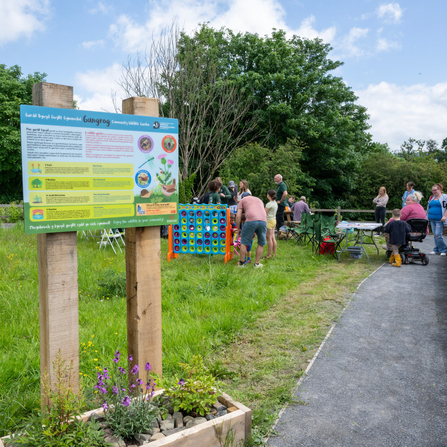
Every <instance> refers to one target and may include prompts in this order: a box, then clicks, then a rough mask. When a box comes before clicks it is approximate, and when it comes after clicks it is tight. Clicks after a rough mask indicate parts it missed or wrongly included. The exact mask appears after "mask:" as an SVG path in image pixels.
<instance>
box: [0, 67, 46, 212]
mask: <svg viewBox="0 0 447 447" xmlns="http://www.w3.org/2000/svg"><path fill="white" fill-rule="evenodd" d="M45 77H46V73H37V72H36V73H34V74H33V75H28V76H27V77H24V76H23V75H22V71H21V69H20V67H19V66H18V65H14V66H12V67H9V68H8V67H6V65H4V64H0V191H1V193H0V202H1V203H9V202H11V201H13V200H21V199H22V161H21V149H20V105H21V104H32V86H33V84H36V83H38V82H42V81H44V80H45Z"/></svg>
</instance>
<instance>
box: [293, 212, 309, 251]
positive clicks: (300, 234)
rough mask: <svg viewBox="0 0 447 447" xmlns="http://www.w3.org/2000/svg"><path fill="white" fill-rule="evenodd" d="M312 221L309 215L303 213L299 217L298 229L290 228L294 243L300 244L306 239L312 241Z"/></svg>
mask: <svg viewBox="0 0 447 447" xmlns="http://www.w3.org/2000/svg"><path fill="white" fill-rule="evenodd" d="M313 225H314V223H313V220H312V216H311V215H310V214H309V213H303V214H302V215H301V222H300V225H299V227H298V228H291V230H292V235H293V237H294V238H295V240H296V242H298V241H299V242H301V245H302V244H303V241H305V240H306V237H307V238H308V239H309V242H311V241H312V236H313Z"/></svg>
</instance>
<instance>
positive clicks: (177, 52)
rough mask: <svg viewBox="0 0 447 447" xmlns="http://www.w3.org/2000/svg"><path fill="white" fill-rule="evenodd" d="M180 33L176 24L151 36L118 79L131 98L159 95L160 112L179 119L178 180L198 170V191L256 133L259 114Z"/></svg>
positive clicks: (199, 192) (196, 186) (234, 85)
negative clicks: (145, 46) (141, 51)
mask: <svg viewBox="0 0 447 447" xmlns="http://www.w3.org/2000/svg"><path fill="white" fill-rule="evenodd" d="M182 36H184V35H183V33H182V32H181V30H180V29H179V28H178V26H177V24H176V23H173V24H172V25H171V26H170V27H167V28H165V29H164V30H163V32H162V33H161V34H160V35H159V36H158V37H155V36H153V37H152V40H151V43H150V45H149V47H148V48H147V49H146V52H145V55H144V57H143V56H142V55H141V54H137V56H136V57H134V58H131V57H129V58H128V60H127V62H126V63H125V64H124V65H123V72H122V75H121V78H120V80H119V81H118V84H119V85H120V87H121V88H122V89H123V90H124V92H125V93H126V95H127V96H128V97H130V96H143V97H149V98H157V99H158V101H159V107H160V116H164V117H169V118H177V119H178V121H179V162H180V163H179V164H180V179H184V178H187V177H189V176H190V175H192V174H197V177H196V179H197V181H196V185H195V191H194V193H195V194H196V195H200V194H202V193H203V192H204V191H205V190H206V188H207V185H208V183H209V181H210V180H211V179H212V178H213V176H214V175H215V173H216V171H217V170H218V169H219V167H220V166H221V165H222V163H223V162H224V161H225V160H226V159H227V158H228V157H229V156H230V154H231V153H232V152H233V150H234V149H236V148H237V147H239V146H241V145H242V144H245V143H247V142H248V141H249V140H250V141H251V140H252V139H253V138H254V130H255V128H256V125H257V123H258V119H257V115H256V114H255V113H253V110H252V109H253V103H252V101H251V100H250V99H249V98H248V97H247V95H246V94H243V93H242V92H241V90H240V89H239V87H238V85H237V83H236V82H235V81H230V79H228V78H225V77H222V76H220V75H219V70H218V68H219V67H218V65H217V63H216V62H213V61H210V60H209V59H208V58H206V57H205V54H203V52H201V51H202V50H200V49H199V48H197V47H195V46H194V45H193V44H191V42H190V41H189V40H188V39H183V40H182ZM250 136H251V138H250Z"/></svg>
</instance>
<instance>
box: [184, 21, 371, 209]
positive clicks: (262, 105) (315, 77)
mask: <svg viewBox="0 0 447 447" xmlns="http://www.w3.org/2000/svg"><path fill="white" fill-rule="evenodd" d="M185 41H187V42H188V44H189V45H191V42H193V43H194V44H195V45H196V46H197V47H201V48H203V49H206V52H207V56H208V58H209V59H210V60H213V61H216V60H217V61H218V62H219V67H220V73H221V76H229V77H230V79H232V80H234V82H235V83H236V84H237V85H238V86H239V87H240V88H241V89H242V91H244V92H245V93H246V94H247V96H251V97H252V99H253V101H254V107H253V109H254V110H256V112H257V113H258V114H259V123H258V126H257V128H256V129H255V131H254V132H253V134H252V137H253V138H255V140H256V141H257V142H259V143H261V144H264V143H263V141H266V144H264V145H267V146H268V147H270V148H271V149H275V148H277V147H278V146H279V145H281V144H285V143H286V142H287V141H288V140H289V139H299V140H300V141H302V142H303V143H304V144H305V148H304V150H303V154H302V158H301V168H302V170H303V172H305V173H306V174H307V176H308V178H309V180H311V182H310V183H309V184H307V185H305V187H310V186H311V183H315V184H316V186H317V187H316V188H315V190H314V193H313V198H314V200H315V199H316V200H318V201H320V204H321V205H322V206H323V205H326V206H327V205H330V204H334V203H336V202H337V198H338V197H340V196H341V195H342V194H343V193H345V192H349V191H352V190H353V189H354V188H355V187H356V186H357V182H358V180H359V178H360V177H359V175H360V173H359V168H360V165H361V162H362V160H363V158H364V155H365V154H366V153H367V152H368V149H369V145H368V143H369V141H370V135H369V134H368V133H367V132H366V131H367V129H368V128H369V125H368V123H367V120H368V115H367V114H366V109H365V108H364V107H362V106H360V105H358V104H356V103H355V101H356V100H357V97H356V96H355V94H354V92H353V91H352V89H351V88H350V87H347V86H346V85H345V83H344V82H343V80H342V78H340V77H336V76H334V75H333V74H332V72H333V71H334V70H335V69H336V68H338V67H340V66H341V65H342V62H338V61H332V60H330V59H329V58H328V55H329V52H330V51H331V47H330V46H329V45H328V44H324V43H323V42H322V40H320V39H314V40H309V39H302V38H300V37H298V36H293V37H291V38H287V37H286V33H285V31H282V30H279V31H277V30H274V31H273V32H272V35H271V36H270V37H269V36H265V37H260V36H258V35H257V34H251V33H245V34H241V33H239V34H234V33H233V32H232V31H230V30H227V29H221V30H219V31H216V30H213V29H212V28H209V27H208V26H207V25H203V26H202V27H201V28H200V29H199V30H198V31H196V33H195V34H194V35H193V36H192V37H189V38H188V37H185ZM259 135H260V136H259ZM231 159H232V157H230V160H231ZM243 177H245V176H243ZM300 186H301V185H300Z"/></svg>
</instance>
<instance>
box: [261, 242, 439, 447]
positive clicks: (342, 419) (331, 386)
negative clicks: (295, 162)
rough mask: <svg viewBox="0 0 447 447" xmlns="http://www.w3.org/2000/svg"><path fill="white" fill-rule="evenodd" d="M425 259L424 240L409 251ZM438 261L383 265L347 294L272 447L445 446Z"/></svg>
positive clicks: (427, 245)
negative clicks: (349, 297)
mask: <svg viewBox="0 0 447 447" xmlns="http://www.w3.org/2000/svg"><path fill="white" fill-rule="evenodd" d="M416 245H417V246H418V247H419V248H421V249H423V251H425V252H426V253H429V252H430V251H431V250H432V248H433V237H432V236H428V237H427V238H426V240H425V241H424V243H423V244H416ZM446 370H447V258H444V257H443V258H441V257H440V256H435V255H432V256H430V263H429V265H427V266H422V265H421V264H420V263H419V264H414V265H403V266H402V267H401V268H395V267H391V266H390V265H389V264H387V265H385V266H383V267H382V268H380V269H379V270H378V271H377V272H376V273H374V274H373V275H372V276H371V277H369V278H368V279H367V280H366V281H365V282H364V283H363V285H362V286H361V287H360V288H359V290H358V291H357V293H356V294H355V295H354V297H353V299H352V301H351V303H350V304H349V306H348V307H347V309H346V310H345V312H344V314H343V316H342V318H341V319H340V324H337V325H336V326H335V328H334V330H333V332H332V334H331V335H330V337H329V338H328V339H327V341H326V343H325V344H324V346H323V348H322V350H321V352H320V354H319V356H318V357H317V359H316V360H315V363H314V364H313V366H312V368H311V369H310V371H309V376H308V377H307V378H305V379H304V380H303V382H302V383H301V386H300V387H299V388H298V391H297V392H296V396H295V398H296V400H298V401H304V402H305V403H307V405H293V406H290V407H288V408H287V409H286V410H285V412H284V413H283V414H282V416H281V418H280V420H279V422H278V424H277V426H276V430H277V432H278V435H277V436H275V437H272V438H270V439H269V441H268V443H267V445H268V446H274V447H289V446H308V447H320V446H331V447H338V446H342V447H351V446H352V447H360V446H368V447H369V446H374V447H381V446H393V447H394V446H399V447H400V446H405V447H410V446H411V447H413V446H414V447H422V446H427V447H441V446H442V447H445V446H447V373H446Z"/></svg>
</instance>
